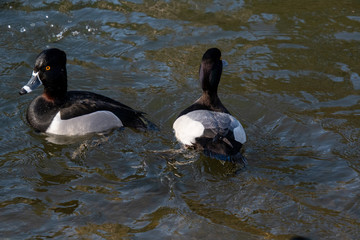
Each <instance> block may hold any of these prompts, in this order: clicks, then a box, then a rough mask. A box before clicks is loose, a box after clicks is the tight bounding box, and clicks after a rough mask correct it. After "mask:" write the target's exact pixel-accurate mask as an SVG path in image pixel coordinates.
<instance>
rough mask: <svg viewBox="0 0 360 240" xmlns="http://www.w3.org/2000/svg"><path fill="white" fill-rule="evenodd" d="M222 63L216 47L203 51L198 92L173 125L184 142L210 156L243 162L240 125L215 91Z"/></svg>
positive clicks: (244, 160) (180, 139) (241, 128)
mask: <svg viewBox="0 0 360 240" xmlns="http://www.w3.org/2000/svg"><path fill="white" fill-rule="evenodd" d="M223 64H225V62H224V61H222V60H221V51H220V50H219V49H217V48H210V49H208V50H207V51H206V52H205V53H204V55H203V57H202V61H201V64H200V70H199V76H200V84H201V88H202V91H203V92H202V95H201V97H200V98H199V99H198V100H196V101H195V103H194V104H192V105H191V106H189V107H188V108H186V109H185V110H183V111H182V112H181V113H180V114H179V116H178V117H177V119H176V120H175V122H174V124H173V129H174V132H175V136H176V138H177V140H178V141H179V142H181V143H182V144H184V145H185V146H190V147H194V148H195V149H199V150H203V152H204V153H205V155H207V156H210V157H212V158H216V159H221V160H225V161H231V162H240V163H244V164H247V161H246V158H245V157H243V156H242V154H241V153H240V149H241V147H242V145H243V144H244V143H245V142H246V135H245V131H244V128H243V127H242V125H241V123H240V122H239V121H238V120H237V119H236V118H235V117H233V116H232V115H231V114H230V112H229V111H228V110H227V109H226V107H225V106H224V105H223V104H222V103H221V101H220V99H219V97H218V94H217V90H218V85H219V82H220V78H221V73H222V69H223Z"/></svg>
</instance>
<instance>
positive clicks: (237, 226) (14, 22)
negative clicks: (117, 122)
mask: <svg viewBox="0 0 360 240" xmlns="http://www.w3.org/2000/svg"><path fill="white" fill-rule="evenodd" d="M0 32H1V34H0V56H1V57H0V80H1V81H0V86H1V87H0V120H1V125H0V131H1V135H0V222H1V224H0V238H5V239H6V238H10V239H46V238H55V239H64V238H68V239H121V238H125V239H202V238H207V239H289V238H290V237H292V236H294V235H302V236H306V237H309V238H311V239H357V238H358V236H359V234H360V230H359V229H360V179H359V173H360V161H359V154H360V147H359V136H360V131H359V127H360V121H359V120H360V108H359V101H360V64H359V63H360V57H359V56H360V50H359V49H360V47H359V43H360V2H359V1H355V0H354V1H346V0H344V1H337V0H336V1H335V0H326V1H325V0H319V1H283V0H281V1H261V0H254V1H251V0H249V1H245V0H244V1H227V0H225V1H205V0H204V1H147V0H144V1H141V0H134V1H116V0H113V1H85V0H84V1H80V0H58V1H55V0H53V1H51V0H48V1H43V0H41V1H40V0H39V1H25V0H17V1H7V0H5V1H4V0H3V1H1V3H0ZM48 47H57V48H61V49H63V50H64V51H66V52H67V55H68V75H69V76H68V78H69V88H70V89H72V90H75V89H76V90H91V91H94V92H97V93H100V94H103V95H107V96H109V97H112V98H114V99H117V100H119V101H121V102H123V103H125V104H128V105H130V106H132V107H134V108H136V109H139V110H142V111H145V112H147V113H148V117H149V118H150V119H152V120H153V121H154V122H156V123H157V124H158V125H159V126H160V127H161V131H160V132H147V133H144V132H138V131H134V130H131V129H125V130H122V131H118V130H115V131H112V132H111V133H106V134H102V135H91V136H86V137H81V138H50V137H49V136H46V135H42V134H38V133H36V132H34V130H33V129H31V128H30V127H29V126H28V125H27V123H26V119H25V111H26V108H27V106H28V104H29V102H30V101H31V99H33V98H34V97H35V96H36V95H39V94H40V93H41V90H40V89H39V90H36V91H35V92H33V93H31V94H28V95H25V96H22V97H20V96H19V95H18V90H19V89H20V88H21V87H22V86H23V84H25V83H26V82H27V81H28V79H29V77H30V75H31V72H32V67H33V64H34V59H35V57H36V55H37V54H38V53H39V52H40V51H41V50H43V49H46V48H48ZM209 47H219V48H220V49H221V50H222V52H223V59H226V60H227V61H228V62H229V66H228V67H227V68H226V69H224V73H223V78H222V82H221V83H220V90H219V91H220V97H221V99H222V101H223V103H224V104H225V105H226V106H227V107H228V108H229V110H231V112H232V113H233V114H234V115H235V116H236V117H237V118H238V119H239V120H240V121H241V122H242V123H243V125H244V126H245V130H246V132H247V136H248V142H247V143H246V145H245V147H244V155H246V156H247V158H248V161H249V166H248V168H247V169H245V170H242V171H240V172H236V170H237V166H234V165H232V164H229V163H225V164H223V163H221V162H219V161H215V160H211V159H208V158H206V157H204V156H202V155H201V154H198V153H196V152H193V151H190V150H185V151H184V150H181V146H180V145H179V144H178V143H177V142H176V140H175V138H174V135H173V132H172V123H173V121H174V120H175V118H176V116H177V114H178V113H179V112H180V111H181V110H182V109H184V108H185V107H186V106H188V105H190V104H191V103H192V102H193V101H194V100H195V99H196V98H197V97H198V96H199V94H200V90H199V86H198V83H197V81H196V80H197V71H198V66H199V62H200V58H201V56H202V54H203V52H204V51H205V50H206V49H207V48H209Z"/></svg>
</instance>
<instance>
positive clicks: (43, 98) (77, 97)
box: [19, 48, 155, 136]
mask: <svg viewBox="0 0 360 240" xmlns="http://www.w3.org/2000/svg"><path fill="white" fill-rule="evenodd" d="M40 85H44V92H43V94H42V95H40V96H38V97H36V98H35V99H34V100H33V101H32V102H31V103H30V105H29V107H28V109H27V114H26V118H27V121H28V122H29V124H30V125H31V126H32V127H33V128H35V129H36V130H38V131H40V132H45V133H50V134H56V135H66V136H74V135H85V134H88V133H93V132H103V131H106V130H110V129H113V128H121V127H131V128H136V129H148V128H151V127H154V126H155V125H154V124H153V123H151V122H150V121H149V120H147V119H146V118H145V117H144V116H143V115H144V113H143V112H140V111H136V110H134V109H132V108H130V107H128V106H126V105H124V104H122V103H120V102H118V101H115V100H113V99H111V98H108V97H105V96H102V95H99V94H96V93H93V92H86V91H67V73H66V54H65V52H64V51H62V50H59V49H56V48H51V49H47V50H44V51H42V52H41V53H40V54H39V55H38V56H37V58H36V60H35V66H34V69H33V72H32V76H31V78H30V80H29V82H28V83H27V84H26V85H25V86H24V87H23V88H22V89H21V90H20V92H19V93H20V95H24V94H26V93H29V92H31V91H33V90H34V89H35V88H37V87H39V86H40Z"/></svg>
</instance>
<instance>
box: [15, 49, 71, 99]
mask: <svg viewBox="0 0 360 240" xmlns="http://www.w3.org/2000/svg"><path fill="white" fill-rule="evenodd" d="M41 84H43V85H44V94H45V95H46V96H47V97H48V98H50V99H55V98H57V97H62V96H65V94H66V91H67V74H66V54H65V52H64V51H61V50H59V49H57V48H51V49H47V50H44V51H42V52H41V53H40V54H39V55H38V56H37V58H36V60H35V66H34V69H33V72H32V76H31V78H30V80H29V82H28V83H27V84H26V85H25V86H24V87H23V88H22V89H21V90H20V92H19V94H20V95H24V94H26V93H29V92H31V91H33V90H34V89H35V88H37V87H38V86H40V85H41Z"/></svg>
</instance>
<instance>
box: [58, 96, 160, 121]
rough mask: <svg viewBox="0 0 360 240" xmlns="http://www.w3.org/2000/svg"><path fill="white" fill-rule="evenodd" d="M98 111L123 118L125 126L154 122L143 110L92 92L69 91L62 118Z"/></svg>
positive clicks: (62, 108)
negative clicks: (108, 112)
mask: <svg viewBox="0 0 360 240" xmlns="http://www.w3.org/2000/svg"><path fill="white" fill-rule="evenodd" d="M97 111H110V112H112V113H113V114H115V115H116V116H117V117H118V118H119V119H120V120H121V122H122V123H123V124H124V126H125V127H134V128H148V125H149V124H153V123H151V122H150V121H149V120H147V119H146V118H145V117H144V116H143V115H144V113H143V112H141V111H137V110H134V109H132V108H131V107H129V106H127V105H125V104H122V103H120V102H118V101H115V100H113V99H111V98H108V97H105V96H103V95H100V94H96V93H92V92H85V91H70V92H68V94H67V100H66V103H65V104H64V105H63V106H62V107H61V109H60V113H61V119H63V120H66V119H71V118H74V117H78V116H81V115H85V114H89V113H93V112H97ZM153 125H155V124H153Z"/></svg>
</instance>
